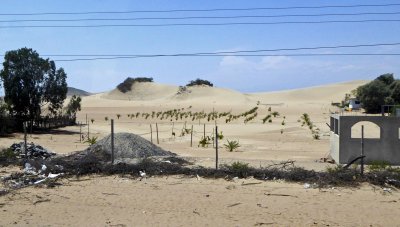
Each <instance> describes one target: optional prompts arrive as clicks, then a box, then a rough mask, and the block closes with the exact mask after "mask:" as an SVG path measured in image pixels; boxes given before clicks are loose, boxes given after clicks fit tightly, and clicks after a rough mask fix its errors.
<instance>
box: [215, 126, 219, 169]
mask: <svg viewBox="0 0 400 227" xmlns="http://www.w3.org/2000/svg"><path fill="white" fill-rule="evenodd" d="M215 134H216V135H218V126H215ZM215 169H216V170H218V136H215Z"/></svg>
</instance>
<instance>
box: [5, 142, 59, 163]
mask: <svg viewBox="0 0 400 227" xmlns="http://www.w3.org/2000/svg"><path fill="white" fill-rule="evenodd" d="M10 148H11V150H12V151H13V152H14V154H15V155H16V156H17V157H18V158H25V149H24V142H21V143H14V144H13V145H11V147H10ZM26 148H27V149H26V150H27V152H26V153H27V156H28V158H42V159H47V158H50V157H51V156H54V155H56V153H53V152H50V151H48V150H46V149H45V148H43V147H42V146H40V145H35V144H34V143H27V144H26Z"/></svg>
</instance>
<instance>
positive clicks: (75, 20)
mask: <svg viewBox="0 0 400 227" xmlns="http://www.w3.org/2000/svg"><path fill="white" fill-rule="evenodd" d="M398 14H400V12H362V13H321V14H283V15H238V16H188V17H134V18H79V19H21V20H0V22H1V23H19V22H81V21H134V20H190V19H240V18H282V17H283V18H284V17H325V16H365V15H398Z"/></svg>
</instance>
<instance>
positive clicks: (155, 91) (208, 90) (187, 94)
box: [84, 80, 368, 106]
mask: <svg viewBox="0 0 400 227" xmlns="http://www.w3.org/2000/svg"><path fill="white" fill-rule="evenodd" d="M367 82H368V81H366V80H357V81H350V82H344V83H337V84H329V85H322V86H316V87H309V88H301V89H294V90H286V91H276V92H261V93H249V94H244V93H241V92H239V91H235V90H231V89H226V88H218V87H207V86H193V87H186V88H185V89H183V90H182V89H181V88H180V87H179V86H175V85H166V84H159V83H147V82H145V83H135V84H133V85H132V90H131V91H128V92H126V93H123V92H121V91H119V90H118V89H114V90H112V91H109V92H104V93H99V94H96V95H92V96H89V97H85V99H87V102H85V103H88V105H90V106H92V105H95V106H97V105H96V104H95V103H93V102H99V101H101V102H104V103H101V104H100V106H110V105H111V106H116V105H117V106H119V105H125V106H131V105H132V104H133V103H132V102H120V101H136V102H135V104H134V105H136V104H137V103H138V102H141V101H142V104H143V105H146V106H151V105H159V104H160V103H162V104H168V103H169V104H172V105H173V104H176V103H182V104H186V103H187V104H191V105H193V106H196V105H205V104H207V105H209V106H213V105H225V106H226V105H233V106H242V105H246V104H251V105H254V104H255V103H257V102H258V101H259V102H260V103H264V104H284V103H299V102H301V103H305V102H306V103H310V102H314V103H326V104H329V103H331V102H338V101H340V100H342V99H343V97H344V95H345V94H346V93H350V92H351V90H353V89H355V88H357V87H358V86H360V85H363V84H365V83H367ZM107 100H113V101H111V102H110V101H107ZM115 101H117V103H118V104H116V103H115ZM89 103H90V104H89ZM108 104H109V105H108ZM84 106H86V105H84Z"/></svg>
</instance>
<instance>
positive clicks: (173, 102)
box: [0, 81, 400, 226]
mask: <svg viewBox="0 0 400 227" xmlns="http://www.w3.org/2000/svg"><path fill="white" fill-rule="evenodd" d="M366 82H367V81H353V82H346V83H339V84H331V85H324V86H318V87H311V88H304V89H296V90H289V91H280V92H268V93H252V94H242V93H240V92H237V91H232V90H229V89H223V88H208V87H193V88H190V92H187V93H181V94H177V91H179V87H177V86H171V85H161V84H157V83H151V84H150V83H144V84H138V85H137V86H136V87H134V88H136V89H134V90H133V91H132V92H130V93H129V94H122V93H118V91H115V90H114V91H111V92H108V93H99V94H95V95H91V96H87V97H83V101H82V111H81V112H79V114H78V121H80V122H86V117H87V120H88V122H89V124H88V125H83V126H82V127H79V126H70V127H66V128H62V129H58V130H54V131H52V132H49V133H41V134H33V135H29V136H28V141H29V142H34V143H36V144H40V145H42V146H44V147H45V148H48V149H50V150H52V151H54V152H57V153H69V152H73V151H77V150H83V149H85V148H86V147H88V144H87V143H83V142H82V141H80V138H81V135H80V132H82V134H83V136H84V137H85V138H87V133H88V132H89V136H90V137H98V138H99V139H100V138H103V137H104V136H106V135H108V134H109V133H110V119H114V121H115V132H131V133H135V134H138V135H140V136H142V137H143V138H145V139H147V140H151V139H152V141H153V143H156V144H157V145H158V146H160V147H161V148H163V149H165V150H168V151H172V152H174V153H177V154H178V155H179V156H181V157H185V158H187V159H190V160H191V161H193V162H194V163H195V164H196V165H201V166H207V167H214V166H215V148H214V145H213V144H210V145H209V146H208V147H205V148H202V147H199V146H198V145H199V141H200V139H201V138H202V136H203V135H204V133H205V135H206V136H213V135H214V134H213V133H214V129H215V126H216V125H218V130H219V132H221V131H222V132H223V135H224V138H223V139H222V140H221V141H219V158H220V159H219V163H220V164H231V163H232V162H234V161H241V162H246V163H249V164H250V165H253V166H257V167H259V166H261V167H262V166H268V165H271V164H274V163H278V162H281V161H287V160H293V161H294V163H295V165H296V166H301V167H304V168H306V169H314V170H317V171H325V170H326V168H327V167H334V166H335V165H334V164H329V163H322V162H320V159H321V158H323V157H326V156H327V155H328V153H329V128H328V127H327V125H326V123H329V116H330V113H331V112H334V111H338V109H337V108H336V107H333V106H332V105H331V102H332V101H333V102H339V101H340V100H341V99H342V98H343V97H344V94H345V93H349V92H350V91H351V90H353V89H355V88H356V87H357V86H359V85H362V84H364V83H366ZM257 104H258V105H257ZM254 107H258V110H257V114H258V115H257V116H256V117H255V118H254V119H253V120H251V121H250V122H246V123H245V122H244V118H239V119H237V120H232V121H231V122H228V123H226V121H225V119H224V118H220V119H217V120H210V121H208V120H207V119H195V120H192V119H190V118H182V119H177V120H176V119H173V120H172V119H169V118H166V119H165V118H164V119H161V117H156V116H153V117H151V115H152V113H153V115H156V113H157V112H165V111H167V110H174V109H175V110H177V109H179V110H181V111H182V112H192V113H194V112H202V111H204V112H205V113H209V112H211V111H212V110H213V109H214V110H215V111H217V112H218V113H221V112H223V111H230V112H231V113H232V114H234V115H239V114H241V113H243V112H244V111H248V110H249V109H251V108H254ZM272 112H277V113H278V115H277V116H276V117H273V116H271V117H270V119H271V122H265V123H263V122H262V119H263V118H264V117H266V116H268V115H271V113H272ZM303 113H308V114H309V116H310V119H311V121H312V122H313V124H314V125H315V126H314V127H315V128H318V129H319V133H318V135H319V139H318V140H316V139H313V135H312V133H311V131H310V129H309V128H308V127H305V126H303V127H302V122H301V119H300V117H301V116H302V114H303ZM146 114H148V115H149V117H147V119H146V117H145V116H146ZM132 115H135V117H132ZM136 115H137V116H138V117H136ZM156 124H157V127H158V131H159V142H157V139H156V131H155V129H156ZM192 126H193V146H191V145H190V141H191V135H189V134H184V135H181V133H182V131H184V130H183V129H185V127H186V129H188V128H191V127H192ZM204 127H205V131H204ZM150 130H152V133H151V131H150ZM174 135H175V136H174ZM22 138H23V137H22V135H21V134H15V135H13V136H10V137H7V138H0V144H1V146H9V145H10V144H11V143H13V142H19V141H22ZM227 140H237V141H239V143H240V145H241V146H240V148H239V149H238V150H237V151H236V152H229V151H227V150H226V149H225V148H224V144H225V143H226V142H227ZM2 171H3V172H2V174H8V173H10V170H7V169H3V170H2ZM13 171H15V170H13ZM137 176H138V173H131V175H126V176H124V177H120V176H110V177H99V176H91V177H84V178H81V179H65V180H63V185H62V186H60V187H57V188H54V189H40V188H34V187H28V188H25V189H22V190H18V191H15V192H13V193H11V194H8V195H6V196H0V208H1V210H2V211H0V212H2V214H3V216H2V217H3V218H1V219H0V226H9V225H18V226H26V225H33V226H44V225H50V226H71V225H80V226H132V225H134V226H187V225H193V226H205V225H206V226H207V225H208V226H396V225H397V226H399V224H398V222H397V221H396V220H395V219H393V216H395V215H396V214H398V213H399V212H400V210H399V206H398V203H399V202H400V197H399V192H398V191H397V190H395V189H391V191H390V192H388V190H387V189H385V190H384V189H383V188H380V187H374V186H371V185H367V184H366V185H363V186H361V187H360V188H329V189H322V190H318V189H304V187H303V185H302V184H296V183H294V184H293V183H287V182H282V181H255V180H253V179H251V178H250V179H240V180H238V181H235V182H233V181H226V180H222V179H220V180H212V179H200V180H197V179H196V177H195V176H193V177H181V176H170V177H168V178H159V177H154V178H153V177H151V176H150V177H151V178H149V179H148V180H147V181H146V182H143V181H138V180H137V178H136V177H137Z"/></svg>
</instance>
